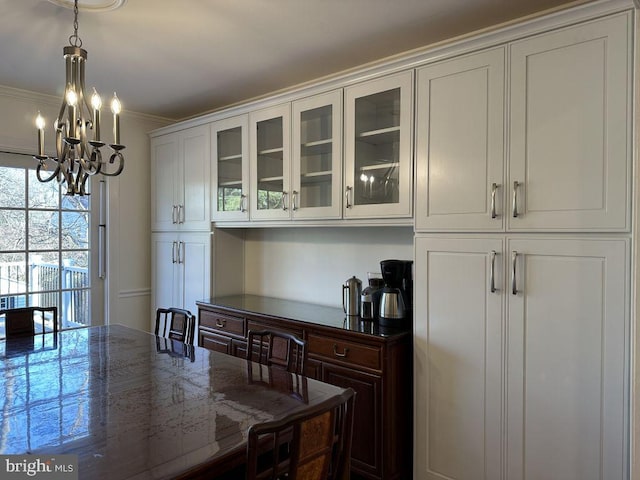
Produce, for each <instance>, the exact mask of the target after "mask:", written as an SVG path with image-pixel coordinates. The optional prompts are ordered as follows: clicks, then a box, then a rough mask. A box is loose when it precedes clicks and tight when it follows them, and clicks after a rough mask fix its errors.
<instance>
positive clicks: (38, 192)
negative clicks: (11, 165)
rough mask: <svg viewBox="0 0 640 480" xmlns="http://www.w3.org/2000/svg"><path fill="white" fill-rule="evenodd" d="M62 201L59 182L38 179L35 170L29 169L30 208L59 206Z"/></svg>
mask: <svg viewBox="0 0 640 480" xmlns="http://www.w3.org/2000/svg"><path fill="white" fill-rule="evenodd" d="M59 201H60V186H59V185H58V182H56V181H55V180H52V181H51V182H47V183H42V182H40V181H39V180H38V178H37V176H36V172H35V170H29V207H30V208H55V209H57V208H58V205H59Z"/></svg>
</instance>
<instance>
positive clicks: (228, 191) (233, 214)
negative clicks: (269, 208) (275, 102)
mask: <svg viewBox="0 0 640 480" xmlns="http://www.w3.org/2000/svg"><path fill="white" fill-rule="evenodd" d="M248 130H249V119H248V117H247V115H240V116H238V117H233V118H228V119H225V120H220V121H218V122H215V123H214V124H213V125H212V126H211V209H212V212H211V216H212V219H213V220H216V221H224V220H248V219H249V206H248V203H247V196H248V193H249V134H248Z"/></svg>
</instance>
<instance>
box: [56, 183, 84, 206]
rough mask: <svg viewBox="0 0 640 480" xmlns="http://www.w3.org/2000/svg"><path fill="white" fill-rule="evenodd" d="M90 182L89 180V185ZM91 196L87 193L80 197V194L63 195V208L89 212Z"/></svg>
mask: <svg viewBox="0 0 640 480" xmlns="http://www.w3.org/2000/svg"><path fill="white" fill-rule="evenodd" d="M88 184H89V182H87V185H88ZM90 202H91V196H90V195H85V196H83V197H80V196H78V195H74V196H70V195H63V197H62V209H63V210H79V211H82V212H88V211H89V209H90V208H91V203H90Z"/></svg>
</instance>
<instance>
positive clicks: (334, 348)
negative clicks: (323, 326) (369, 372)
mask: <svg viewBox="0 0 640 480" xmlns="http://www.w3.org/2000/svg"><path fill="white" fill-rule="evenodd" d="M347 353H349V349H348V348H347V347H344V350H342V353H340V352H338V345H336V344H335V343H334V344H333V354H334V355H335V356H336V357H346V356H347Z"/></svg>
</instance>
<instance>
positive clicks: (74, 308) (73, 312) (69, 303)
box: [60, 289, 91, 327]
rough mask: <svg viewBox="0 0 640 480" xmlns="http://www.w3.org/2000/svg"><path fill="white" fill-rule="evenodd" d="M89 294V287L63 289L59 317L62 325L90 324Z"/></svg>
mask: <svg viewBox="0 0 640 480" xmlns="http://www.w3.org/2000/svg"><path fill="white" fill-rule="evenodd" d="M90 301H91V294H90V290H89V289H82V290H63V291H62V309H61V310H60V311H61V312H62V314H61V316H60V318H61V321H62V325H63V326H64V327H77V326H81V325H90V319H91V317H90V314H89V304H90Z"/></svg>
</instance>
